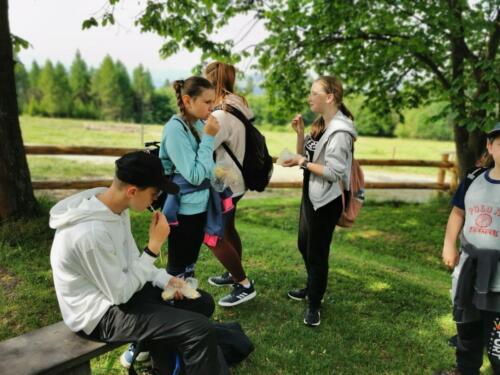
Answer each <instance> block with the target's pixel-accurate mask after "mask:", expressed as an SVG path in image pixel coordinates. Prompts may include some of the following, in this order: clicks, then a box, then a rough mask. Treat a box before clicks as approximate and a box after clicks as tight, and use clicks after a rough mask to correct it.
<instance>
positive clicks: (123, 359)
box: [120, 344, 149, 368]
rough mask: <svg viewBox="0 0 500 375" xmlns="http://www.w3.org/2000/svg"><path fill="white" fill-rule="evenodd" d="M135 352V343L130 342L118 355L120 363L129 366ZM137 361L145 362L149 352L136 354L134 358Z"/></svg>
mask: <svg viewBox="0 0 500 375" xmlns="http://www.w3.org/2000/svg"><path fill="white" fill-rule="evenodd" d="M134 353H135V345H134V344H130V345H129V346H128V348H127V350H126V351H125V352H123V354H122V355H121V356H120V364H121V365H122V366H123V367H125V368H129V367H130V365H131V364H132V358H133V357H134ZM135 360H136V361H137V362H146V361H148V360H149V352H140V353H139V354H137V357H136V359H135Z"/></svg>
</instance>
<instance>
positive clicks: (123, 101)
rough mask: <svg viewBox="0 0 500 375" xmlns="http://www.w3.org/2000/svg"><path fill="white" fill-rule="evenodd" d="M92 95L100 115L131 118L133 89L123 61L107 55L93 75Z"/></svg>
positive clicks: (112, 117) (111, 117)
mask: <svg viewBox="0 0 500 375" xmlns="http://www.w3.org/2000/svg"><path fill="white" fill-rule="evenodd" d="M92 95H93V97H94V98H95V102H96V106H97V108H98V111H99V117H100V118H102V119H105V120H129V119H131V108H132V103H133V101H132V100H133V97H132V89H131V86H130V81H129V78H128V74H127V71H126V69H125V67H124V66H123V64H122V63H120V62H116V63H115V62H114V61H113V59H112V58H111V57H110V56H106V57H105V58H104V60H103V61H102V63H101V65H100V67H99V69H97V71H96V72H95V74H94V75H93V77H92Z"/></svg>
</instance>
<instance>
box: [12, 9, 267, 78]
mask: <svg viewBox="0 0 500 375" xmlns="http://www.w3.org/2000/svg"><path fill="white" fill-rule="evenodd" d="M139 3H140V1H139V0H121V2H119V3H118V5H117V6H116V10H115V15H116V18H117V20H118V24H117V25H114V26H110V27H106V28H102V27H98V28H92V29H90V30H89V29H87V30H82V28H81V24H82V21H83V20H85V19H86V18H88V17H91V16H97V15H99V14H101V10H102V7H103V5H106V4H107V1H106V0H11V1H9V7H10V8H9V20H10V28H11V32H12V33H13V34H15V35H17V36H19V37H21V38H23V39H26V40H28V41H29V42H30V43H31V45H32V47H31V48H30V49H28V50H24V51H22V52H21V53H20V58H21V61H23V62H24V63H25V64H28V67H29V65H31V62H32V61H33V60H36V61H37V62H39V63H41V64H43V63H44V62H45V60H46V59H50V60H52V61H53V62H55V61H61V62H62V63H63V64H64V65H66V66H68V67H69V65H70V64H71V61H72V60H73V58H74V56H75V52H76V50H77V49H79V50H80V52H81V54H82V56H83V58H84V59H85V61H86V62H87V63H88V64H89V65H90V66H94V67H97V66H98V65H99V64H100V62H101V61H102V59H103V58H104V56H106V55H107V54H109V55H110V56H111V57H112V58H113V59H119V60H121V61H122V62H123V63H124V64H125V65H126V66H127V68H128V69H129V71H131V70H132V69H133V68H134V67H136V66H137V65H139V64H141V63H142V64H143V65H144V66H145V67H146V68H148V69H149V70H150V71H151V73H152V75H153V77H154V80H155V83H156V84H160V83H162V82H163V81H164V80H165V79H166V78H168V79H175V78H181V77H186V76H188V75H189V74H190V71H191V69H192V68H193V67H194V66H195V65H196V64H197V63H198V62H199V59H200V53H199V52H194V53H188V52H187V51H181V52H180V53H178V54H176V55H175V56H172V57H170V58H168V59H166V60H162V59H160V56H159V53H158V50H159V48H160V46H161V44H162V39H161V38H159V37H158V36H156V35H154V34H141V33H140V32H139V30H138V29H137V28H136V27H135V26H134V25H133V23H134V19H135V17H136V16H137V14H139V12H140V10H141V9H142V7H141V6H140V5H138V4H139ZM251 24H252V20H251V18H250V17H249V16H247V17H243V16H242V17H239V18H238V19H235V20H234V21H233V22H232V23H231V24H230V25H229V26H228V27H227V28H225V29H224V30H223V32H222V33H221V35H224V36H225V37H231V38H233V39H235V40H239V39H241V37H242V36H243V35H244V34H245V33H246V31H247V30H248V28H249V27H250V26H251ZM264 35H265V30H264V27H263V26H261V25H257V27H255V28H254V29H253V30H252V32H251V33H249V35H248V36H246V37H245V39H244V40H243V41H242V42H241V43H239V44H238V47H239V48H243V47H245V46H247V45H251V44H254V43H255V42H257V41H259V40H262V39H263V37H264ZM247 65H248V61H245V62H243V63H241V64H240V66H239V68H240V69H244V68H245V67H246V66H247Z"/></svg>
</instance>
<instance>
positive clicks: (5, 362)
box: [0, 322, 123, 375]
mask: <svg viewBox="0 0 500 375" xmlns="http://www.w3.org/2000/svg"><path fill="white" fill-rule="evenodd" d="M121 345H123V344H105V343H102V342H96V341H92V340H88V339H85V338H83V337H80V336H78V335H77V334H75V333H73V332H71V331H70V329H69V328H68V327H66V325H65V324H64V322H59V323H55V324H52V325H50V326H47V327H43V328H40V329H37V330H36V331H32V332H29V333H26V334H24V335H21V336H17V337H14V338H11V339H8V340H5V341H2V342H0V359H1V360H0V374H1V375H25V374H26V375H28V374H65V375H88V374H91V371H90V360H91V359H92V358H95V357H98V356H100V355H101V354H104V353H106V352H109V351H111V350H113V349H115V348H117V347H119V346H121Z"/></svg>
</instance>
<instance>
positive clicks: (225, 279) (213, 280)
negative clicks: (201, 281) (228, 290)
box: [208, 272, 234, 286]
mask: <svg viewBox="0 0 500 375" xmlns="http://www.w3.org/2000/svg"><path fill="white" fill-rule="evenodd" d="M208 283H209V284H211V285H213V286H228V285H233V284H234V280H233V276H232V275H231V274H230V273H229V272H224V273H223V274H222V275H220V276H211V277H209V278H208Z"/></svg>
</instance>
